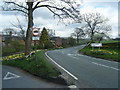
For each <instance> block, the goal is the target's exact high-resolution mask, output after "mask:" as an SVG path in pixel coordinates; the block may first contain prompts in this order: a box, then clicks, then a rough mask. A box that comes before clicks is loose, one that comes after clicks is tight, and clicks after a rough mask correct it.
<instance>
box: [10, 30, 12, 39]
mask: <svg viewBox="0 0 120 90" xmlns="http://www.w3.org/2000/svg"><path fill="white" fill-rule="evenodd" d="M10 38H11V39H12V31H10Z"/></svg>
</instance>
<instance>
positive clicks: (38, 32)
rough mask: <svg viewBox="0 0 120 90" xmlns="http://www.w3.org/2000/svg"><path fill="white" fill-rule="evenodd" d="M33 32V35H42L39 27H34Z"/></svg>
mask: <svg viewBox="0 0 120 90" xmlns="http://www.w3.org/2000/svg"><path fill="white" fill-rule="evenodd" d="M32 34H33V36H39V35H40V31H39V28H33V29H32Z"/></svg>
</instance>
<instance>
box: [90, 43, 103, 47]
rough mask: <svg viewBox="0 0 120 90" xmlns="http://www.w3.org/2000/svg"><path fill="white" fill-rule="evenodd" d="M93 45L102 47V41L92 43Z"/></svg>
mask: <svg viewBox="0 0 120 90" xmlns="http://www.w3.org/2000/svg"><path fill="white" fill-rule="evenodd" d="M91 47H102V43H91Z"/></svg>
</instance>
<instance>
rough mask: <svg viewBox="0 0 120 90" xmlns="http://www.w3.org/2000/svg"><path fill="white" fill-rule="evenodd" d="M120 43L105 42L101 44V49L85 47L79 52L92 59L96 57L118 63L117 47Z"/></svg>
mask: <svg viewBox="0 0 120 90" xmlns="http://www.w3.org/2000/svg"><path fill="white" fill-rule="evenodd" d="M118 44H120V42H116V41H107V42H105V41H104V43H103V46H102V47H101V49H99V48H94V49H92V47H90V45H89V46H86V47H85V48H83V49H81V50H79V52H80V53H83V54H86V55H89V56H93V57H98V58H103V59H108V60H114V61H118V62H119V61H120V57H119V53H120V51H119V49H120V48H119V45H118Z"/></svg>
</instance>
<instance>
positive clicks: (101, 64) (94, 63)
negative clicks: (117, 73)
mask: <svg viewBox="0 0 120 90" xmlns="http://www.w3.org/2000/svg"><path fill="white" fill-rule="evenodd" d="M92 63H93V64H95V65H98V66H102V67H106V68H111V69H114V70H119V69H118V68H115V67H111V66H107V65H104V64H99V63H96V62H92Z"/></svg>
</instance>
